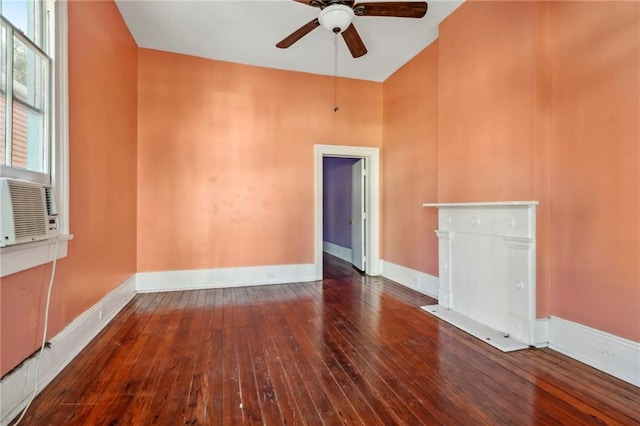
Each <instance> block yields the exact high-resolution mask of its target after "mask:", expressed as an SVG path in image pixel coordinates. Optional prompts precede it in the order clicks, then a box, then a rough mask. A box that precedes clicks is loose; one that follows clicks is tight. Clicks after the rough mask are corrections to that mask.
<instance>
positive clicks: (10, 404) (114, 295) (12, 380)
mask: <svg viewBox="0 0 640 426" xmlns="http://www.w3.org/2000/svg"><path fill="white" fill-rule="evenodd" d="M135 293H136V289H135V280H134V278H133V276H132V277H131V278H129V279H127V280H126V281H125V282H123V283H122V284H120V285H119V286H118V287H116V288H115V289H114V290H112V291H111V292H110V293H109V294H107V295H106V296H105V297H104V298H102V299H101V300H100V301H99V302H98V303H96V304H95V305H93V306H92V307H91V308H89V309H88V310H87V311H85V312H84V313H83V314H82V315H80V316H79V317H77V318H76V319H75V320H73V321H72V322H71V323H70V324H69V325H68V326H67V327H65V328H64V329H63V330H62V331H61V332H60V333H58V334H56V335H55V336H54V337H53V338H51V339H50V340H49V342H50V343H51V347H50V348H48V349H45V350H44V353H43V354H42V361H41V362H40V369H39V374H38V389H39V390H38V392H40V390H42V389H43V388H44V387H45V386H47V385H48V384H49V383H50V382H51V381H52V380H53V379H54V378H55V377H56V376H57V375H58V374H59V373H60V372H61V371H62V369H63V368H64V367H66V366H67V364H69V362H71V360H72V359H73V358H75V357H76V355H78V354H79V353H80V351H81V350H82V349H83V348H84V347H85V346H86V345H87V344H89V342H91V340H92V339H93V338H94V337H95V336H96V335H97V334H98V333H99V332H100V331H101V330H102V329H103V328H104V327H105V326H106V325H107V324H108V323H109V322H110V321H111V320H112V319H113V317H115V316H116V314H117V313H118V312H120V310H121V309H122V308H123V307H124V306H125V305H126V304H127V303H128V302H129V301H130V300H131V298H132V297H133V296H134V295H135ZM36 360H37V357H33V358H30V359H29V360H27V361H25V362H24V364H23V365H22V366H20V367H19V368H18V369H16V370H15V371H13V372H12V373H10V374H8V375H7V376H5V377H4V378H3V379H2V381H1V382H0V425H1V426H5V425H7V424H9V422H10V421H11V420H13V418H15V417H16V416H17V415H19V414H20V412H21V411H22V409H24V407H25V406H26V405H27V402H28V399H29V397H30V396H31V394H32V393H33V385H34V377H33V376H34V374H35V368H36Z"/></svg>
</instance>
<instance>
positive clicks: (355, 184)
mask: <svg viewBox="0 0 640 426" xmlns="http://www.w3.org/2000/svg"><path fill="white" fill-rule="evenodd" d="M364 161H365V160H364V159H362V160H359V161H358V162H357V163H355V164H354V165H353V166H351V222H350V223H351V263H352V264H353V266H355V267H356V268H357V269H359V270H360V271H365V268H366V264H365V261H366V257H365V243H366V241H365V235H366V234H365V220H366V213H365V188H366V186H365V179H366V172H365V164H364Z"/></svg>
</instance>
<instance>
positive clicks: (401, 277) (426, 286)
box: [382, 260, 439, 299]
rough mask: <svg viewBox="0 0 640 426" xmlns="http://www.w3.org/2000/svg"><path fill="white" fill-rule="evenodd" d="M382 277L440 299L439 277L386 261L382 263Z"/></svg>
mask: <svg viewBox="0 0 640 426" xmlns="http://www.w3.org/2000/svg"><path fill="white" fill-rule="evenodd" d="M382 275H383V276H384V277H385V278H387V279H390V280H391V281H395V282H397V283H398V284H401V285H403V286H405V287H409V288H411V289H413V290H415V291H418V292H420V293H422V294H426V295H427V296H431V297H433V298H435V299H437V298H438V287H439V284H438V277H434V276H433V275H429V274H427V273H424V272H420V271H417V270H415V269H411V268H407V267H405V266H400V265H396V264H395V263H392V262H388V261H386V260H383V261H382Z"/></svg>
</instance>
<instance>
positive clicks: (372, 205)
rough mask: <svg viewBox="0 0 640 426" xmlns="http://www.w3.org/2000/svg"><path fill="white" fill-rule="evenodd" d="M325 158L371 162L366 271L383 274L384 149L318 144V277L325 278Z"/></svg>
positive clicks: (315, 231) (315, 191) (315, 202)
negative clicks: (382, 167) (382, 197)
mask: <svg viewBox="0 0 640 426" xmlns="http://www.w3.org/2000/svg"><path fill="white" fill-rule="evenodd" d="M324 157H348V158H364V159H366V161H367V180H366V182H367V187H366V188H365V190H366V197H365V199H366V200H367V206H366V210H367V221H366V235H367V238H366V241H367V242H366V244H367V246H366V256H367V262H366V267H365V268H366V271H365V272H366V273H367V275H380V274H381V270H380V268H381V261H380V148H375V147H361V146H341V145H314V202H313V205H314V247H313V252H314V262H315V263H314V265H315V278H316V279H317V280H321V279H322V252H323V247H322V242H323V236H322V235H323V232H322V226H323V225H322V214H323V205H322V191H323V186H322V185H323V182H322V173H323V166H322V161H323V160H322V159H323V158H324Z"/></svg>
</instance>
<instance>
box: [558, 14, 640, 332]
mask: <svg viewBox="0 0 640 426" xmlns="http://www.w3.org/2000/svg"><path fill="white" fill-rule="evenodd" d="M551 34H552V45H551V59H552V61H551V64H552V68H551V75H552V81H551V87H552V92H551V93H552V97H551V113H552V121H551V177H552V181H551V202H552V212H553V216H552V236H553V240H552V241H553V247H552V248H553V252H552V254H553V256H552V277H553V289H552V290H553V297H552V312H553V314H554V315H556V316H559V317H562V318H566V319H569V320H571V321H576V322H579V323H581V324H585V325H588V326H590V327H594V328H597V329H600V330H605V331H608V332H611V333H614V334H616V335H619V336H622V337H626V338H629V339H632V340H635V341H640V172H639V170H640V3H638V2H566V3H565V2H558V3H554V4H553V5H552V8H551Z"/></svg>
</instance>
